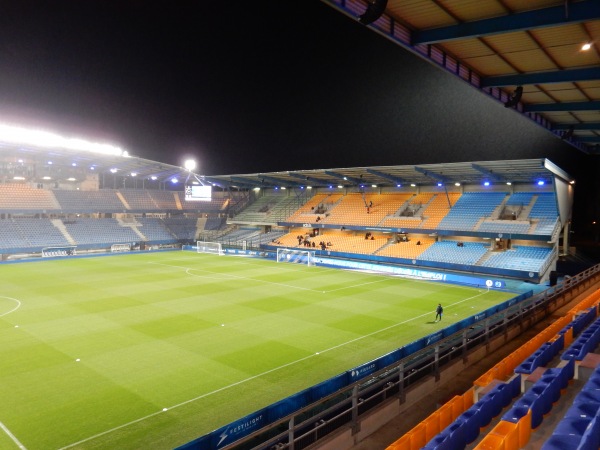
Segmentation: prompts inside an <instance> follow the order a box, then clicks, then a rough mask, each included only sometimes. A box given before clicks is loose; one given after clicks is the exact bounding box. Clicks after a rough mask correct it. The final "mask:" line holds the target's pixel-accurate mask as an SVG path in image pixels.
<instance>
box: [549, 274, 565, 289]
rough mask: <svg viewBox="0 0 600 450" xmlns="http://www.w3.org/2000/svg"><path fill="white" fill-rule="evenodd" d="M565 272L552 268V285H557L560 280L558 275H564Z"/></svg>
mask: <svg viewBox="0 0 600 450" xmlns="http://www.w3.org/2000/svg"><path fill="white" fill-rule="evenodd" d="M563 275H564V274H562V273H560V272H557V271H556V270H552V271H551V272H550V286H556V283H557V281H558V277H562V276H563Z"/></svg>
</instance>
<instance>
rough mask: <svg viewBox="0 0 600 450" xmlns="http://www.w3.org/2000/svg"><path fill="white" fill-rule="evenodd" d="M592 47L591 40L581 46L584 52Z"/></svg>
mask: <svg viewBox="0 0 600 450" xmlns="http://www.w3.org/2000/svg"><path fill="white" fill-rule="evenodd" d="M590 48H592V43H591V42H586V43H585V44H583V45H582V46H581V50H583V51H584V52H587V51H588V50H589V49H590Z"/></svg>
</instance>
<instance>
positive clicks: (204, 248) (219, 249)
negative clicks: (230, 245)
mask: <svg viewBox="0 0 600 450" xmlns="http://www.w3.org/2000/svg"><path fill="white" fill-rule="evenodd" d="M196 252H197V253H210V254H212V255H224V254H225V252H224V251H223V246H222V245H221V243H220V242H204V241H196Z"/></svg>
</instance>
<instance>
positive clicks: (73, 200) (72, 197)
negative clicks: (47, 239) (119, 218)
mask: <svg viewBox="0 0 600 450" xmlns="http://www.w3.org/2000/svg"><path fill="white" fill-rule="evenodd" d="M52 192H53V193H54V195H55V196H56V199H57V200H58V203H59V209H60V210H61V211H63V212H73V213H94V212H124V211H125V210H126V209H127V207H126V206H125V204H123V202H122V201H121V200H120V198H119V197H118V196H117V192H118V191H116V190H112V189H103V190H99V191H66V190H56V191H52Z"/></svg>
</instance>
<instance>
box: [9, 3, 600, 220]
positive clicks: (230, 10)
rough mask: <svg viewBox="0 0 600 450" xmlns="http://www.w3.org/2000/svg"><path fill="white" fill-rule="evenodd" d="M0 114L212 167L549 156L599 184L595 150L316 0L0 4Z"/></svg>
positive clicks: (227, 170) (236, 169) (220, 170)
mask: <svg viewBox="0 0 600 450" xmlns="http://www.w3.org/2000/svg"><path fill="white" fill-rule="evenodd" d="M0 122H8V123H13V124H21V125H27V126H43V127H45V128H47V129H50V130H54V131H57V132H61V133H63V134H65V135H75V136H80V137H85V138H88V139H90V140H97V141H103V142H104V141H108V142H111V143H114V144H117V145H120V146H122V147H123V148H125V149H127V150H128V151H129V152H130V153H131V154H133V155H136V156H141V157H144V158H149V159H155V160H159V161H162V162H166V163H170V164H176V165H182V164H183V160H184V159H185V158H186V157H194V158H195V159H197V160H198V163H199V167H198V169H197V171H198V172H199V173H201V174H206V175H215V174H219V175H222V174H232V173H255V172H269V171H280V170H297V169H324V168H336V167H354V166H373V165H403V164H419V163H443V162H456V161H477V160H501V159H522V158H542V157H547V158H549V159H550V160H552V161H553V162H555V163H557V164H558V165H559V166H560V167H562V168H564V169H565V170H567V171H568V172H569V173H571V174H573V175H574V176H576V177H577V178H578V181H581V182H582V183H583V184H584V185H585V183H590V186H594V192H600V189H598V188H597V181H595V178H594V177H592V176H591V175H590V174H592V173H595V171H596V169H597V168H598V163H597V158H596V157H592V156H587V155H585V154H583V153H581V152H579V151H577V150H576V149H574V148H572V147H570V146H568V145H567V144H565V143H564V142H562V141H561V140H559V139H557V138H556V137H554V136H552V135H551V134H550V133H549V132H547V131H545V130H543V129H541V128H539V127H538V126H536V125H535V124H533V123H532V122H530V121H529V120H527V119H526V118H524V117H522V116H520V115H519V114H518V113H516V112H515V111H512V110H508V109H506V108H504V107H503V105H502V104H500V103H498V102H495V101H493V100H491V99H490V98H488V97H487V96H485V95H484V94H482V93H480V92H477V91H476V90H475V89H473V88H471V87H469V86H467V85H466V84H464V83H463V82H462V81H460V80H458V79H456V78H454V77H453V76H451V75H449V74H447V73H445V72H444V71H443V70H441V69H439V68H436V67H433V66H432V65H431V64H430V63H427V62H425V61H423V60H421V59H419V58H418V57H417V56H415V55H413V54H411V53H409V52H407V51H405V50H403V49H402V48H400V47H399V46H397V45H395V44H392V43H391V42H389V41H387V40H386V39H385V38H383V37H381V36H379V35H377V34H376V33H375V32H373V31H372V30H370V29H368V28H366V27H364V26H362V25H360V24H359V23H358V22H356V21H355V20H352V19H351V18H348V17H346V16H344V15H343V14H341V13H339V12H337V11H335V10H334V9H332V8H331V7H329V6H328V5H326V4H324V3H321V2H320V1H318V0H302V1H298V0H296V1H292V0H253V1H247V0H234V1H212V2H207V1H200V0H198V1H195V2H192V1H185V0H178V1H177V2H173V1H171V2H158V1H155V2H146V1H142V0H135V1H132V0H117V1H109V0H102V1H96V0H85V1H81V0H72V1H64V0H56V1H52V2H46V1H41V0H40V1H29V0H19V1H14V2H3V4H2V5H1V6H0ZM592 169H593V171H594V172H592ZM595 195H596V194H594V196H595ZM594 198H595V197H594ZM598 203H599V202H595V204H598ZM595 208H596V207H591V206H590V207H589V208H587V209H589V211H588V210H586V215H588V213H589V214H590V217H591V216H592V215H593V214H595V212H596V211H592V210H593V209H595ZM580 209H581V210H583V208H580ZM586 220H587V219H586Z"/></svg>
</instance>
